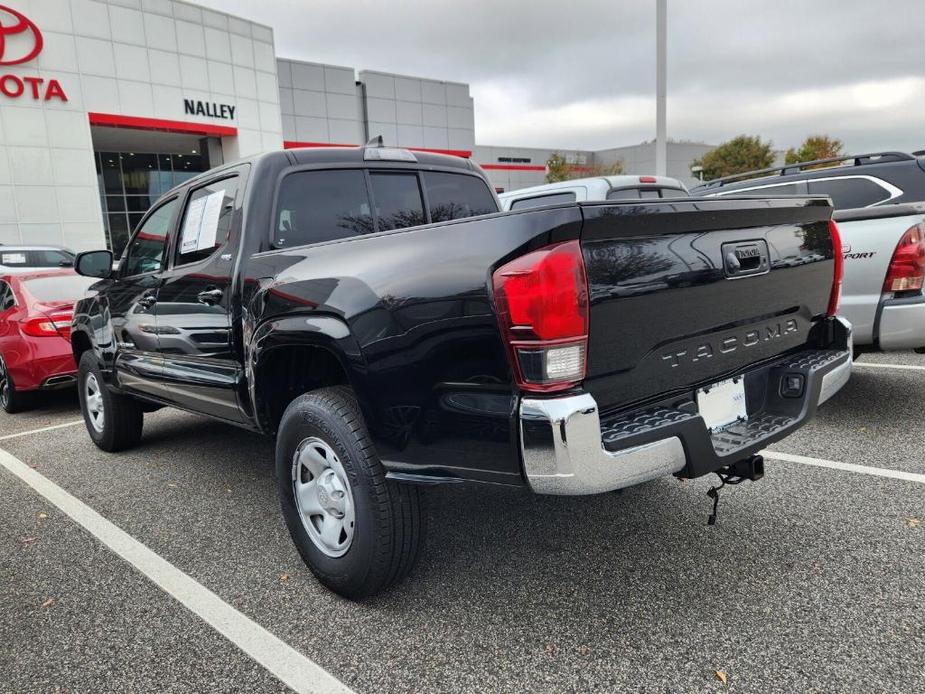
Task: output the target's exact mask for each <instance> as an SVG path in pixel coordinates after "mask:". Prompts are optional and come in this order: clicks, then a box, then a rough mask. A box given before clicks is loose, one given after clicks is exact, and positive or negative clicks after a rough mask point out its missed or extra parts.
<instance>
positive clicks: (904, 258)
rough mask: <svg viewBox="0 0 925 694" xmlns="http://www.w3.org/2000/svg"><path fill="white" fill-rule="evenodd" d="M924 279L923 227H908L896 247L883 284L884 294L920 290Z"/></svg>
mask: <svg viewBox="0 0 925 694" xmlns="http://www.w3.org/2000/svg"><path fill="white" fill-rule="evenodd" d="M923 278H925V225H923V224H921V223H920V224H916V225H915V226H913V227H909V229H908V230H907V231H906V233H905V234H903V237H902V238H901V239H900V240H899V245H897V246H896V251H895V252H894V253H893V260H891V261H890V269H889V270H887V273H886V280H885V281H884V282H883V291H885V292H910V291H919V290H921V289H922V280H923Z"/></svg>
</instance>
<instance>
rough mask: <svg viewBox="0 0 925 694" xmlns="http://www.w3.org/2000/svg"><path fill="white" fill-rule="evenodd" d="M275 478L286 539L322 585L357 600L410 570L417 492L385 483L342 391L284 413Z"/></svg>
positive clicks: (416, 540) (419, 523) (303, 400)
mask: <svg viewBox="0 0 925 694" xmlns="http://www.w3.org/2000/svg"><path fill="white" fill-rule="evenodd" d="M276 477H277V484H278V490H279V496H280V502H281V505H282V510H283V517H284V518H285V520H286V525H287V527H288V528H289V534H290V535H291V536H292V540H293V542H295V545H296V548H297V549H298V550H299V554H301V555H302V559H303V560H304V561H305V563H306V564H307V565H308V567H309V568H310V569H311V570H312V572H313V573H314V574H315V576H316V577H317V578H318V580H319V581H321V583H323V584H324V585H325V586H327V587H328V588H330V589H331V590H333V591H334V592H336V593H339V594H340V595H343V596H344V597H346V598H350V599H352V600H358V599H361V598H365V597H368V596H370V595H373V594H374V593H377V592H379V591H382V590H385V589H386V588H388V587H390V586H391V585H393V584H395V583H397V582H399V581H400V580H402V579H403V578H404V577H405V576H406V575H407V574H408V573H409V572H410V571H411V568H412V567H413V566H414V562H415V560H416V558H417V555H418V552H419V550H420V547H421V545H422V541H423V524H424V519H423V516H422V512H421V499H420V492H419V491H418V489H417V487H412V486H408V485H401V484H398V483H396V482H391V481H389V480H386V478H385V469H384V468H383V467H382V463H380V462H379V460H378V459H377V458H376V456H375V452H374V451H373V446H372V442H371V441H370V439H369V434H368V433H367V431H366V426H365V425H364V423H363V418H362V415H361V414H360V411H359V408H358V406H357V402H356V399H355V398H354V397H353V394H352V392H351V391H350V390H349V389H348V388H344V387H337V388H322V389H320V390H316V391H313V392H311V393H307V394H305V395H302V396H300V397H298V398H296V399H295V400H294V401H293V402H292V403H291V404H290V405H289V407H287V408H286V411H285V413H284V414H283V417H282V420H281V422H280V427H279V433H278V435H277V440H276Z"/></svg>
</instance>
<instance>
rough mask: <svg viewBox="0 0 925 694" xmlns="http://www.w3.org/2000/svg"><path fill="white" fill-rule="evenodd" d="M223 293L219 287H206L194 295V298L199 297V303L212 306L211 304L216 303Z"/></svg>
mask: <svg viewBox="0 0 925 694" xmlns="http://www.w3.org/2000/svg"><path fill="white" fill-rule="evenodd" d="M224 295H225V293H224V292H223V291H222V290H221V289H218V288H216V287H213V288H212V289H206V290H205V291H202V292H199V293H198V294H197V295H196V298H197V299H199V303H202V304H208V305H210V306H212V305H213V304H217V303H218V302H219V301H221V300H222V297H223V296H224Z"/></svg>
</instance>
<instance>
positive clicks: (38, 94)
mask: <svg viewBox="0 0 925 694" xmlns="http://www.w3.org/2000/svg"><path fill="white" fill-rule="evenodd" d="M44 45H45V40H44V39H43V38H42V32H41V31H39V28H38V27H37V26H35V22H33V21H32V20H31V19H29V18H28V17H26V16H25V15H24V14H23V13H22V12H18V11H17V10H14V9H12V8H11V7H7V6H6V5H0V65H19V64H20V63H27V62H29V61H30V60H32V59H33V58H35V56H37V55H38V54H39V53H41V52H42V46H44ZM0 94H2V95H3V96H6V97H9V98H10V99H19V98H21V97H22V98H27V99H28V98H29V97H32V98H33V99H34V100H36V101H38V100H42V101H51V100H52V99H57V100H58V101H67V94H65V93H64V89H63V88H62V87H61V83H60V82H58V80H56V79H49V78H48V77H38V76H35V77H32V76H29V75H14V74H8V75H0Z"/></svg>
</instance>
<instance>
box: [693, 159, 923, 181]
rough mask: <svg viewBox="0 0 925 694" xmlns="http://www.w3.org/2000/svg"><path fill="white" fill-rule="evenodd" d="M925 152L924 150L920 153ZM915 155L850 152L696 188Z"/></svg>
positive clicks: (728, 177) (773, 168) (727, 178)
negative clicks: (826, 165) (845, 154)
mask: <svg viewBox="0 0 925 694" xmlns="http://www.w3.org/2000/svg"><path fill="white" fill-rule="evenodd" d="M914 154H916V155H918V154H925V150H923V151H922V152H921V153H919V152H915V153H914ZM914 160H915V156H913V155H912V154H906V153H905V152H871V153H869V154H852V155H849V156H844V157H831V158H829V159H814V160H813V161H801V162H798V163H796V164H785V165H783V166H772V167H770V168H768V169H757V170H755V171H745V172H743V173H738V174H733V175H732V176H723V177H722V178H715V179H713V180H712V181H704V182H703V185H702V186H697V187H698V188H720V187H722V186H724V185H726V184H727V183H735V182H737V181H744V180H748V179H752V178H763V177H767V176H772V175H774V174H778V175H780V176H790V175H793V174H795V173H799V172H800V171H803V170H805V169H809V168H815V167H818V166H820V165H822V164H839V163H841V162H848V161H850V162H852V163H851V164H849V165H848V166H864V165H865V164H883V163H885V162H889V161H914Z"/></svg>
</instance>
